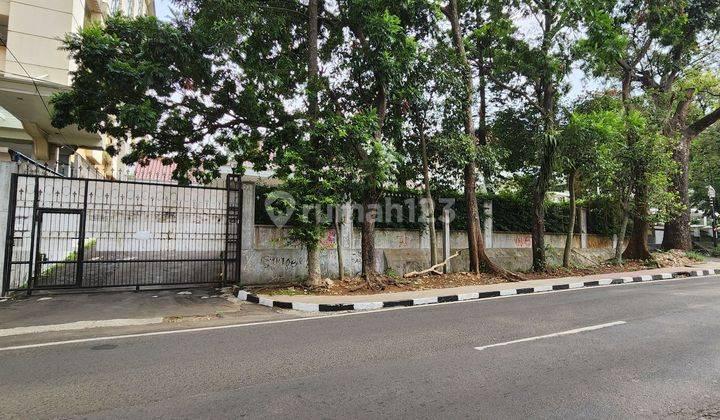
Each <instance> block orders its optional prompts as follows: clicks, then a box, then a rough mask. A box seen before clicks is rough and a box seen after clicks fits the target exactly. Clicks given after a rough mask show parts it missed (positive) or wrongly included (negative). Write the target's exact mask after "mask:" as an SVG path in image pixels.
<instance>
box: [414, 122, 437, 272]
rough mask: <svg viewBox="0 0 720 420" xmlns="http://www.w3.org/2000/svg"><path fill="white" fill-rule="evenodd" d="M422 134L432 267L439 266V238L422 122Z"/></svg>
mask: <svg viewBox="0 0 720 420" xmlns="http://www.w3.org/2000/svg"><path fill="white" fill-rule="evenodd" d="M418 130H419V132H420V133H419V134H420V151H421V153H422V165H423V184H424V187H425V200H427V208H426V211H427V217H428V231H429V232H428V234H429V235H430V265H431V266H433V265H435V264H437V237H436V235H435V203H434V202H433V197H432V193H431V192H430V165H429V163H428V154H427V138H426V137H425V126H424V124H423V123H422V122H420V124H419V126H418Z"/></svg>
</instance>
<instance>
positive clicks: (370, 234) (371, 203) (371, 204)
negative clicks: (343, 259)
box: [360, 190, 378, 278]
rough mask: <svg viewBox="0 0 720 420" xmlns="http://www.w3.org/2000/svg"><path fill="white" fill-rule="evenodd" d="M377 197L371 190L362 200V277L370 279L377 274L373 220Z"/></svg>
mask: <svg viewBox="0 0 720 420" xmlns="http://www.w3.org/2000/svg"><path fill="white" fill-rule="evenodd" d="M377 209H378V197H377V193H376V192H375V191H374V190H373V191H371V192H368V193H367V194H366V195H365V197H364V198H363V212H364V213H365V215H364V218H363V224H362V239H361V244H360V245H361V251H360V252H361V259H362V275H363V276H365V278H370V277H372V276H374V275H376V274H377V271H376V269H375V220H376V219H377Z"/></svg>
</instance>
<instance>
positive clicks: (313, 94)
mask: <svg viewBox="0 0 720 420" xmlns="http://www.w3.org/2000/svg"><path fill="white" fill-rule="evenodd" d="M318 74H319V67H318V0H310V1H309V4H308V86H309V89H308V127H309V128H310V131H311V132H312V130H313V129H314V127H315V121H316V120H317V115H318V109H319V105H318V94H317V87H316V85H317V78H318ZM310 136H311V141H313V143H318V142H317V138H316V136H314V134H312V133H311V134H310ZM318 165H319V163H318V162H316V161H313V166H315V167H317V166H318ZM316 220H317V218H316ZM305 246H306V248H307V270H308V277H307V283H308V285H309V286H310V287H318V286H320V283H321V280H322V278H321V276H320V258H319V256H318V248H319V244H318V242H317V241H316V242H315V243H309V244H305Z"/></svg>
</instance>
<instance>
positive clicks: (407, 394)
mask: <svg viewBox="0 0 720 420" xmlns="http://www.w3.org/2000/svg"><path fill="white" fill-rule="evenodd" d="M620 321H622V322H624V323H621V322H620ZM604 324H610V325H607V326H604V327H603V328H598V329H593V330H587V331H573V330H576V329H578V328H583V327H590V326H597V325H601V326H602V325H604ZM554 333H563V334H564V335H555V336H549V337H544V338H543V337H542V336H545V335H550V334H554ZM538 336H540V338H538V339H534V340H531V341H520V342H514V343H509V344H507V345H499V346H494V347H486V348H484V349H483V350H478V349H476V347H483V346H491V345H494V344H495V345H498V344H503V343H506V342H511V341H514V340H519V339H525V338H533V337H538ZM0 347H2V343H0ZM719 381H720V278H717V277H713V278H702V279H693V280H677V281H664V282H655V283H650V284H632V285H625V286H611V287H601V288H594V289H589V290H575V291H572V290H571V291H566V292H558V293H548V294H541V295H527V296H515V297H509V298H503V299H496V300H489V301H481V302H467V303H454V304H446V305H434V306H427V307H416V308H402V309H397V310H389V311H381V312H373V313H362V314H353V315H347V316H336V317H327V318H309V319H304V320H301V321H290V322H284V321H283V322H276V323H269V324H268V323H266V324H261V325H250V326H243V327H239V328H229V329H215V330H207V331H195V332H181V333H173V334H168V335H151V336H139V337H132V338H122V339H116V340H106V341H96V342H93V341H90V342H82V343H74V344H62V345H57V346H50V347H39V348H29V349H22V350H10V351H0V415H1V416H3V417H21V418H38V417H74V416H80V417H90V418H158V417H160V418H241V417H247V418H259V417H266V418H267V417H270V418H277V417H293V418H338V417H349V418H377V417H380V418H398V417H401V418H458V417H464V418H467V417H470V418H527V417H533V418H538V417H539V418H569V417H570V418H577V417H592V418H610V417H612V418H617V417H623V418H627V417H632V418H637V417H652V418H657V417H678V418H708V417H714V416H720V382H719Z"/></svg>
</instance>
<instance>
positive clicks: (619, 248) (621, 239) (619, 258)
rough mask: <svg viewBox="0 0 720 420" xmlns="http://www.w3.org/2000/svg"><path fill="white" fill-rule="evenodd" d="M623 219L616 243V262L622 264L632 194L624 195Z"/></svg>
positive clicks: (622, 204)
mask: <svg viewBox="0 0 720 420" xmlns="http://www.w3.org/2000/svg"><path fill="white" fill-rule="evenodd" d="M620 205H621V206H622V221H621V222H620V232H619V233H618V239H617V244H615V264H618V265H620V264H622V262H623V260H622V253H623V246H624V245H625V233H626V232H627V225H628V222H630V212H629V207H630V196H629V195H628V196H626V197H623V199H622V203H621V204H620Z"/></svg>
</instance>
